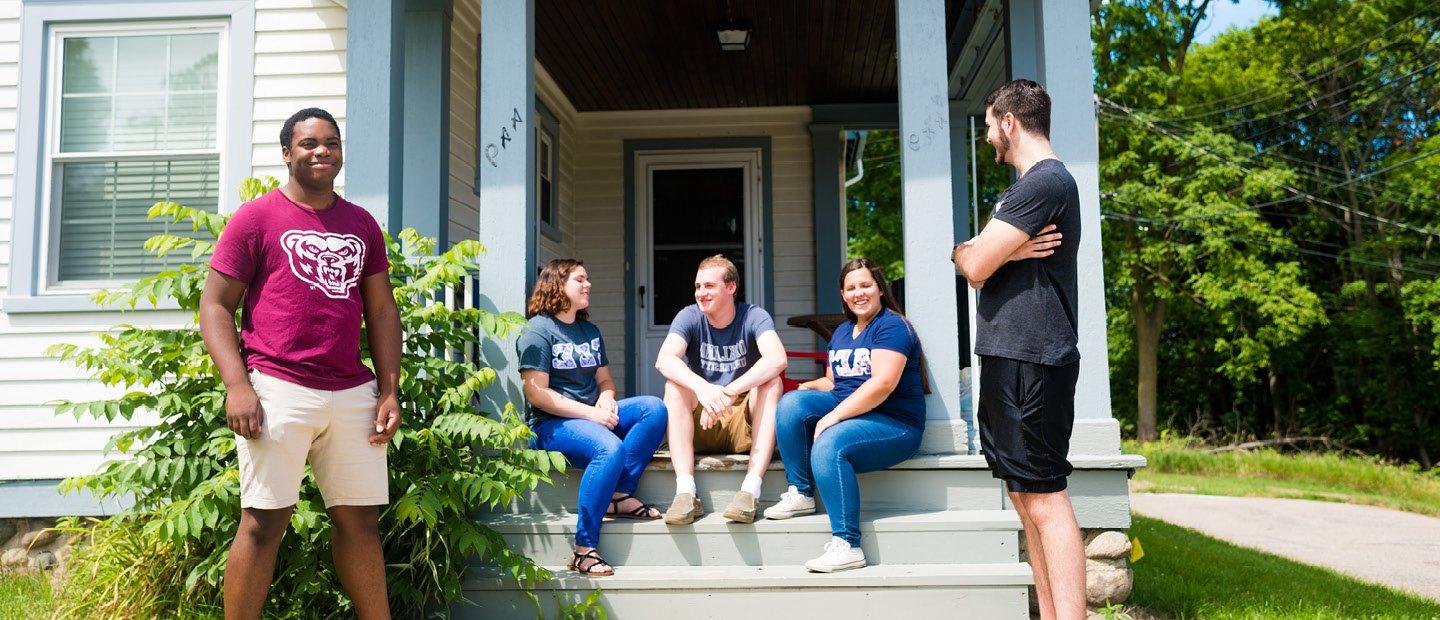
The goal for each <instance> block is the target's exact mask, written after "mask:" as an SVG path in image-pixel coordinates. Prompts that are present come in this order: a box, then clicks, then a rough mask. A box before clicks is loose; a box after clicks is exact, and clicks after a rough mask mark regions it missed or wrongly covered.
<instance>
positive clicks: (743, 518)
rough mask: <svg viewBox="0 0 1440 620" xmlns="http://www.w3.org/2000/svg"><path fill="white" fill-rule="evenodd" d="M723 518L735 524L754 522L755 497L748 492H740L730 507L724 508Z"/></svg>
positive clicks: (731, 501)
mask: <svg viewBox="0 0 1440 620" xmlns="http://www.w3.org/2000/svg"><path fill="white" fill-rule="evenodd" d="M725 518H726V519H727V520H730V521H734V522H735V523H754V522H755V496H754V495H751V494H750V492H749V491H740V492H738V493H736V494H735V499H732V500H730V505H729V506H726V507H725Z"/></svg>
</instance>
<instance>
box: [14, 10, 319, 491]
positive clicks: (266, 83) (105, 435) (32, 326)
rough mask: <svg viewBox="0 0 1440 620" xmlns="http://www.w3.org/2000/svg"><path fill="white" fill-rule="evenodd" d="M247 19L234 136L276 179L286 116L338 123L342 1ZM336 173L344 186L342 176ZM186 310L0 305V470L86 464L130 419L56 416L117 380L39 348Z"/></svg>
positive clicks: (104, 392)
mask: <svg viewBox="0 0 1440 620" xmlns="http://www.w3.org/2000/svg"><path fill="white" fill-rule="evenodd" d="M19 17H20V2H19V1H18V0H0V294H3V292H4V287H7V286H8V284H9V281H10V278H9V263H10V240H11V238H12V230H11V219H12V215H13V212H14V205H13V203H12V196H13V192H14V182H13V175H14V170H15V165H14V161H15V107H16V99H17V96H16V95H17V93H16V89H17V77H18V75H17V74H18V62H19V58H18V56H19V43H18V41H19V35H20V26H19ZM255 25H256V33H255V83H254V93H253V94H254V103H255V108H254V115H255V120H254V124H253V127H252V135H251V136H248V137H246V136H241V138H242V139H248V140H250V142H251V145H252V149H251V154H250V157H251V166H252V173H253V174H255V175H265V174H270V175H274V176H275V177H276V178H278V179H281V180H282V181H283V180H284V178H285V168H284V166H283V164H282V162H281V160H280V149H279V143H278V141H279V133H280V125H281V124H282V123H283V121H284V120H285V118H286V117H288V116H289V115H290V114H291V113H293V112H294V111H295V110H297V109H300V108H302V107H308V106H318V107H323V108H325V109H327V110H329V111H330V112H331V113H333V114H334V115H335V116H336V118H337V119H338V120H340V122H341V127H342V129H343V127H344V120H343V119H344V117H345V73H344V71H345V10H344V9H343V8H342V7H341V6H340V5H338V4H336V3H335V2H333V1H332V0H258V1H257V2H256V8H255ZM38 86H39V85H36V87H38ZM27 87H30V86H29V85H27ZM341 183H342V187H343V177H342V180H341ZM226 189H227V190H228V191H235V188H226ZM188 319H189V317H188V316H186V315H184V314H181V313H177V312H153V311H152V312H142V313H126V314H121V313H115V312H84V313H53V314H49V313H40V314H37V313H24V314H5V313H3V312H0V480H17V479H49V478H60V477H65V476H71V475H77V474H83V473H87V472H91V471H94V470H95V467H96V466H97V465H98V464H99V463H100V462H101V461H103V460H104V458H105V455H104V454H103V448H104V447H105V444H106V442H107V441H108V440H109V438H110V436H111V435H112V434H114V433H115V432H116V431H118V430H124V429H129V428H133V427H132V426H130V425H127V424H113V425H112V424H108V423H105V422H103V421H100V422H97V421H95V420H90V419H88V418H84V419H81V420H76V419H75V418H73V417H70V416H64V417H61V416H56V415H55V414H54V407H53V405H51V404H47V403H49V402H50V401H53V400H57V399H70V400H77V401H82V400H93V399H98V398H105V397H107V396H111V395H114V394H116V393H117V392H118V390H114V389H107V388H106V387H105V386H103V385H100V384H99V383H98V382H96V381H93V380H90V379H89V378H87V377H86V375H85V374H84V373H82V372H81V371H79V370H78V369H76V368H75V367H73V366H71V365H70V364H67V363H61V362H59V361H56V360H54V359H51V358H50V357H48V356H46V355H45V349H46V348H47V347H49V346H51V345H53V344H55V343H58V342H73V343H77V344H81V345H93V344H96V343H98V339H97V338H96V336H95V333H96V332H99V331H104V330H108V329H111V328H112V327H114V326H115V325H117V324H119V323H148V324H153V325H158V326H166V325H180V324H183V322H185V321H187V320H188ZM152 421H153V418H147V417H142V418H138V419H137V420H136V422H138V423H141V424H146V423H150V422H152Z"/></svg>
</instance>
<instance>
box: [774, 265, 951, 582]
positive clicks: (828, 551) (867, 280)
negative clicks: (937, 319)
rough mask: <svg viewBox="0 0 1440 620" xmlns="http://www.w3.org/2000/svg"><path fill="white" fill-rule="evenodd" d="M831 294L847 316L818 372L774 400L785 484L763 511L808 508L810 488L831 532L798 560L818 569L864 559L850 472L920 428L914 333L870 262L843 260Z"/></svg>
mask: <svg viewBox="0 0 1440 620" xmlns="http://www.w3.org/2000/svg"><path fill="white" fill-rule="evenodd" d="M840 297H841V298H842V299H843V300H844V301H845V316H846V318H848V319H849V320H848V321H846V322H845V323H842V324H841V325H840V327H839V328H838V329H836V330H835V334H834V335H833V336H831V337H830V364H829V366H828V367H827V368H826V370H825V376H824V377H821V378H819V379H815V380H814V381H809V382H806V383H803V384H801V385H800V388H799V389H798V390H796V391H794V392H790V393H787V394H785V396H784V397H783V398H781V399H780V407H779V412H778V415H777V417H778V418H779V432H778V435H779V444H780V458H781V459H782V460H784V462H785V478H786V479H787V480H788V481H789V483H790V490H789V492H787V493H785V494H783V495H781V498H780V503H778V504H776V505H774V506H771V507H770V508H768V509H766V510H765V516H766V518H770V519H788V518H790V517H794V516H799V515H805V514H811V513H813V512H815V490H816V489H817V488H818V489H819V491H820V497H821V498H823V499H824V500H825V507H826V511H827V512H828V513H829V515H830V530H831V533H832V535H833V538H831V540H830V542H829V543H827V544H826V545H825V552H824V553H823V554H821V555H820V557H817V558H815V559H813V560H810V561H808V562H806V563H805V567H806V568H808V569H810V570H812V571H816V572H823V573H830V572H835V571H840V570H847V569H851V568H860V567H862V566H865V554H864V553H863V552H861V550H860V485H859V482H858V481H857V480H856V474H859V473H864V472H867V471H876V470H880V469H885V468H888V467H890V466H892V465H895V464H897V463H899V462H901V461H904V460H905V459H907V458H910V456H911V455H913V454H915V451H916V450H917V449H918V448H919V447H920V436H921V434H922V433H923V432H924V430H925V391H926V390H925V386H924V378H923V377H922V373H921V371H920V340H919V339H918V338H917V337H916V335H915V330H914V328H912V327H911V326H910V323H909V321H906V320H905V317H904V316H903V315H902V314H901V313H900V307H899V306H898V305H897V304H896V303H895V299H894V298H893V297H891V295H890V287H889V285H887V284H886V283H885V275H884V274H883V273H882V272H881V271H880V268H879V266H877V265H876V264H875V262H874V261H871V260H870V259H868V258H857V259H855V260H852V261H850V262H848V263H845V266H844V267H842V268H841V269H840Z"/></svg>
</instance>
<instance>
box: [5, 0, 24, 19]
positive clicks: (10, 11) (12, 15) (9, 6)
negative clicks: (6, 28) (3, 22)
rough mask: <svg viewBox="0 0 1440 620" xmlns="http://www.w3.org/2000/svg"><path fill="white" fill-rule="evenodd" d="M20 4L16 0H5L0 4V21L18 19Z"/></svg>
mask: <svg viewBox="0 0 1440 620" xmlns="http://www.w3.org/2000/svg"><path fill="white" fill-rule="evenodd" d="M19 18H20V2H18V0H5V1H4V2H0V19H19Z"/></svg>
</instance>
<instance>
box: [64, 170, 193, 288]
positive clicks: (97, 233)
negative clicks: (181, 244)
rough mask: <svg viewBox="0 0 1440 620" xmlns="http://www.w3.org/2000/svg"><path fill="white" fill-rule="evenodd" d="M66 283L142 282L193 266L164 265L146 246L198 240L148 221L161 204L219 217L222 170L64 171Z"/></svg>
mask: <svg viewBox="0 0 1440 620" xmlns="http://www.w3.org/2000/svg"><path fill="white" fill-rule="evenodd" d="M56 168H57V171H56V173H57V175H58V177H59V178H60V179H61V182H60V188H59V189H60V191H59V201H58V204H57V205H56V207H57V208H58V209H59V211H60V234H59V255H60V267H59V279H60V280H111V279H128V278H136V277H139V276H142V275H147V274H151V273H154V272H156V271H157V270H159V269H162V268H165V267H168V266H173V265H176V264H179V263H182V262H186V261H187V260H188V259H189V255H188V254H185V253H183V252H182V253H178V254H175V255H172V256H169V257H166V259H164V260H158V259H156V258H155V257H154V256H152V255H150V254H149V253H148V252H145V250H144V249H143V247H142V246H143V245H144V243H145V240H146V239H149V238H150V237H151V236H152V235H156V234H159V233H163V232H175V233H177V234H186V235H189V234H193V233H191V231H190V227H189V226H188V225H184V224H173V223H169V222H168V220H167V221H151V220H148V219H146V217H145V213H146V212H147V211H149V210H150V207H151V205H153V204H155V203H156V202H157V201H161V200H171V201H174V202H178V203H180V204H183V205H186V206H189V207H194V208H198V209H205V210H209V211H214V210H216V209H217V206H218V203H219V196H220V192H219V189H220V188H219V177H220V162H219V160H218V159H215V158H210V159H203V160H192V161H126V162H84V163H69V164H60V165H58V166H57V167H56Z"/></svg>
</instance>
